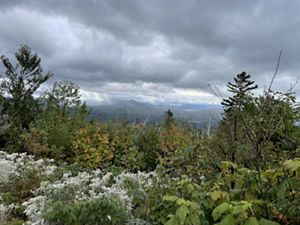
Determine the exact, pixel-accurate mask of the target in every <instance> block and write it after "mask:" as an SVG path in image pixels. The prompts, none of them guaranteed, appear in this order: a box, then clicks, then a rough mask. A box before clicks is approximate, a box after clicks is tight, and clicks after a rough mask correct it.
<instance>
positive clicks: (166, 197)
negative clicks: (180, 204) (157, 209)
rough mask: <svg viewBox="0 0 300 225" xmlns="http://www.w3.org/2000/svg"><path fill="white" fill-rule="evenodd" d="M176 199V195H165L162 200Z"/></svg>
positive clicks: (173, 200)
mask: <svg viewBox="0 0 300 225" xmlns="http://www.w3.org/2000/svg"><path fill="white" fill-rule="evenodd" d="M177 200H178V197H177V196H171V195H165V196H164V197H163V201H169V202H175V201H177Z"/></svg>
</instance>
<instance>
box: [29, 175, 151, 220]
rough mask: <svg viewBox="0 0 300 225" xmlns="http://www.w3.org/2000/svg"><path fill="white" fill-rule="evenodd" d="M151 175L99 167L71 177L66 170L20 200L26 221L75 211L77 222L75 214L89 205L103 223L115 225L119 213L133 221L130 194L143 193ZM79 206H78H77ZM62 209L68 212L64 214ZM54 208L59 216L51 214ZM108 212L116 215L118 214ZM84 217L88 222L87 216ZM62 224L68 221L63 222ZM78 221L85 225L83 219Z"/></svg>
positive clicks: (52, 217)
mask: <svg viewBox="0 0 300 225" xmlns="http://www.w3.org/2000/svg"><path fill="white" fill-rule="evenodd" d="M154 176H155V173H141V172H138V173H135V174H133V173H121V174H120V175H117V176H113V174H112V173H106V174H104V173H102V172H101V171H100V170H93V171H91V172H89V173H88V172H80V173H79V174H78V175H76V176H73V175H72V173H70V172H66V173H65V174H64V175H63V177H62V178H61V179H60V180H58V181H56V182H53V183H51V182H48V181H45V182H42V183H41V186H40V187H39V188H38V189H37V190H36V191H35V192H34V194H35V197H33V198H31V199H29V200H28V201H26V202H24V203H23V206H24V207H25V213H26V215H27V216H28V219H29V221H28V224H34V225H44V224H51V223H48V222H45V220H44V218H43V217H46V218H48V219H49V218H50V219H55V218H56V219H57V220H58V218H57V217H59V216H60V217H61V216H64V217H65V218H67V217H69V216H70V217H72V216H71V215H70V214H72V213H74V214H75V215H73V218H74V219H76V221H77V222H78V220H80V218H76V215H77V216H78V215H82V214H84V212H85V210H86V209H88V208H89V207H91V206H93V207H92V208H93V209H95V208H96V209H97V207H100V208H99V209H98V210H99V211H96V212H94V213H95V215H101V218H100V219H102V220H103V219H104V218H105V219H106V220H107V221H106V223H108V222H111V223H109V224H117V223H114V220H115V219H116V218H117V217H119V218H120V217H121V216H120V215H122V217H123V219H124V218H126V219H127V220H132V221H134V220H133V218H132V217H133V216H132V209H133V199H134V195H133V193H143V192H144V188H146V187H148V186H149V185H151V180H152V177H154ZM133 189H134V190H133ZM80 207H81V209H78V208H80ZM101 207H102V208H101ZM64 208H65V211H66V212H67V213H68V215H65V214H64V212H63V210H64ZM107 209H111V210H107ZM55 210H58V213H59V215H54V212H55ZM104 210H106V212H105V213H103V211H104ZM114 211H115V212H114ZM89 214H90V216H91V217H92V214H93V212H92V211H89ZM112 214H118V216H116V215H112ZM49 215H50V216H49ZM86 219H88V220H89V221H91V219H90V218H88V217H87V218H86ZM98 219H99V218H98ZM136 221H139V220H136ZM52 222H53V224H57V223H58V221H52ZM65 223H68V222H66V221H65ZM69 224H72V222H69ZM82 224H86V222H84V223H82ZM91 224H92V223H91ZM132 224H133V223H132ZM139 224H141V221H139Z"/></svg>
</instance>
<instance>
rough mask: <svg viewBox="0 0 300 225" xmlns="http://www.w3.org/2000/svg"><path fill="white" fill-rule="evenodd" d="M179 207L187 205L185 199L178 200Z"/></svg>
mask: <svg viewBox="0 0 300 225" xmlns="http://www.w3.org/2000/svg"><path fill="white" fill-rule="evenodd" d="M176 204H177V205H186V201H185V200H184V199H183V198H178V199H177V200H176Z"/></svg>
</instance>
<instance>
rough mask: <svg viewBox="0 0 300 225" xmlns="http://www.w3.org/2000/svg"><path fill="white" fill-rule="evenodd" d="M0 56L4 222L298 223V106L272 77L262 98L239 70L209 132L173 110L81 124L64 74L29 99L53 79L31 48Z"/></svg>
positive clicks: (83, 111) (76, 92) (76, 96)
mask: <svg viewBox="0 0 300 225" xmlns="http://www.w3.org/2000/svg"><path fill="white" fill-rule="evenodd" d="M1 59H2V63H3V66H4V67H3V68H4V73H3V74H2V75H3V76H2V79H1V80H0V104H1V124H0V125H1V134H0V143H1V152H0V224H3V225H8V224H9V225H21V224H27V225H29V224H32V225H33V224H34V225H96V224H103V225H109V224H116V225H122V224H130V225H134V224H135V225H138V224H139V225H142V224H145V225H146V224H147V225H148V224H149V225H150V224H153V225H158V224H166V225H184V224H190V225H192V224H193V225H205V224H207V225H209V224H218V225H242V224H245V225H276V224H282V225H287V224H291V225H297V224H300V147H299V144H300V128H299V126H298V124H299V116H300V114H299V107H298V104H297V102H296V97H295V93H293V89H292V88H291V89H289V90H287V91H286V92H279V91H276V90H273V88H272V82H273V79H276V76H275V75H276V74H274V76H273V78H272V77H270V81H269V83H266V85H267V87H268V88H266V89H265V90H264V91H263V93H261V94H260V95H254V91H255V90H256V89H257V85H256V84H255V81H253V80H252V79H251V76H250V75H249V74H247V73H246V72H241V73H240V74H237V75H236V76H235V77H234V78H233V80H232V81H229V82H228V84H227V87H228V92H229V96H230V97H228V98H223V99H222V100H221V104H222V106H223V110H224V113H223V114H222V118H221V121H220V123H219V125H218V127H217V128H216V130H215V131H214V132H208V130H207V129H203V130H200V129H197V128H195V127H192V126H190V125H189V124H187V123H179V122H178V121H176V119H175V115H174V112H173V111H172V110H168V111H166V112H165V113H164V114H163V115H162V117H163V121H162V122H161V123H159V124H151V123H144V122H143V121H142V122H141V123H139V122H136V123H130V122H128V121H123V120H110V121H101V122H99V121H89V120H87V117H88V114H89V110H88V107H87V106H86V105H85V104H84V103H83V102H82V101H81V96H80V88H79V87H78V86H77V85H76V84H74V83H73V82H72V81H66V80H63V81H58V82H55V83H54V85H53V86H52V87H51V88H49V90H47V91H45V92H44V93H42V95H41V96H38V97H37V93H39V92H38V91H39V90H40V86H41V85H42V84H45V82H47V81H48V80H49V79H50V78H51V77H52V76H53V74H52V73H51V72H44V71H43V69H42V65H41V59H40V57H39V56H38V55H37V54H35V53H33V52H32V51H31V49H30V48H29V47H27V46H22V47H21V48H20V49H19V51H18V52H16V54H15V60H12V59H8V58H6V57H5V56H2V57H1ZM13 61H16V64H13V63H12V62H13ZM137 113H138V112H137Z"/></svg>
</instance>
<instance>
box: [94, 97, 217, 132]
mask: <svg viewBox="0 0 300 225" xmlns="http://www.w3.org/2000/svg"><path fill="white" fill-rule="evenodd" d="M90 109H91V113H90V116H89V119H96V120H100V121H106V120H114V119H120V120H124V119H126V120H128V121H129V122H149V123H160V122H161V121H162V120H163V116H164V112H165V111H167V110H168V109H170V110H171V111H172V112H173V114H174V117H175V118H176V119H177V120H179V121H183V122H188V123H190V124H192V125H194V126H196V127H198V128H206V127H207V126H208V124H209V123H211V127H212V128H215V127H216V126H217V125H218V122H219V120H220V118H221V113H222V108H221V106H220V105H215V104H181V105H179V104H159V105H155V104H151V103H145V102H138V101H134V100H129V101H117V102H114V103H112V104H106V105H99V106H91V107H90ZM209 121H210V122H209Z"/></svg>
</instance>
